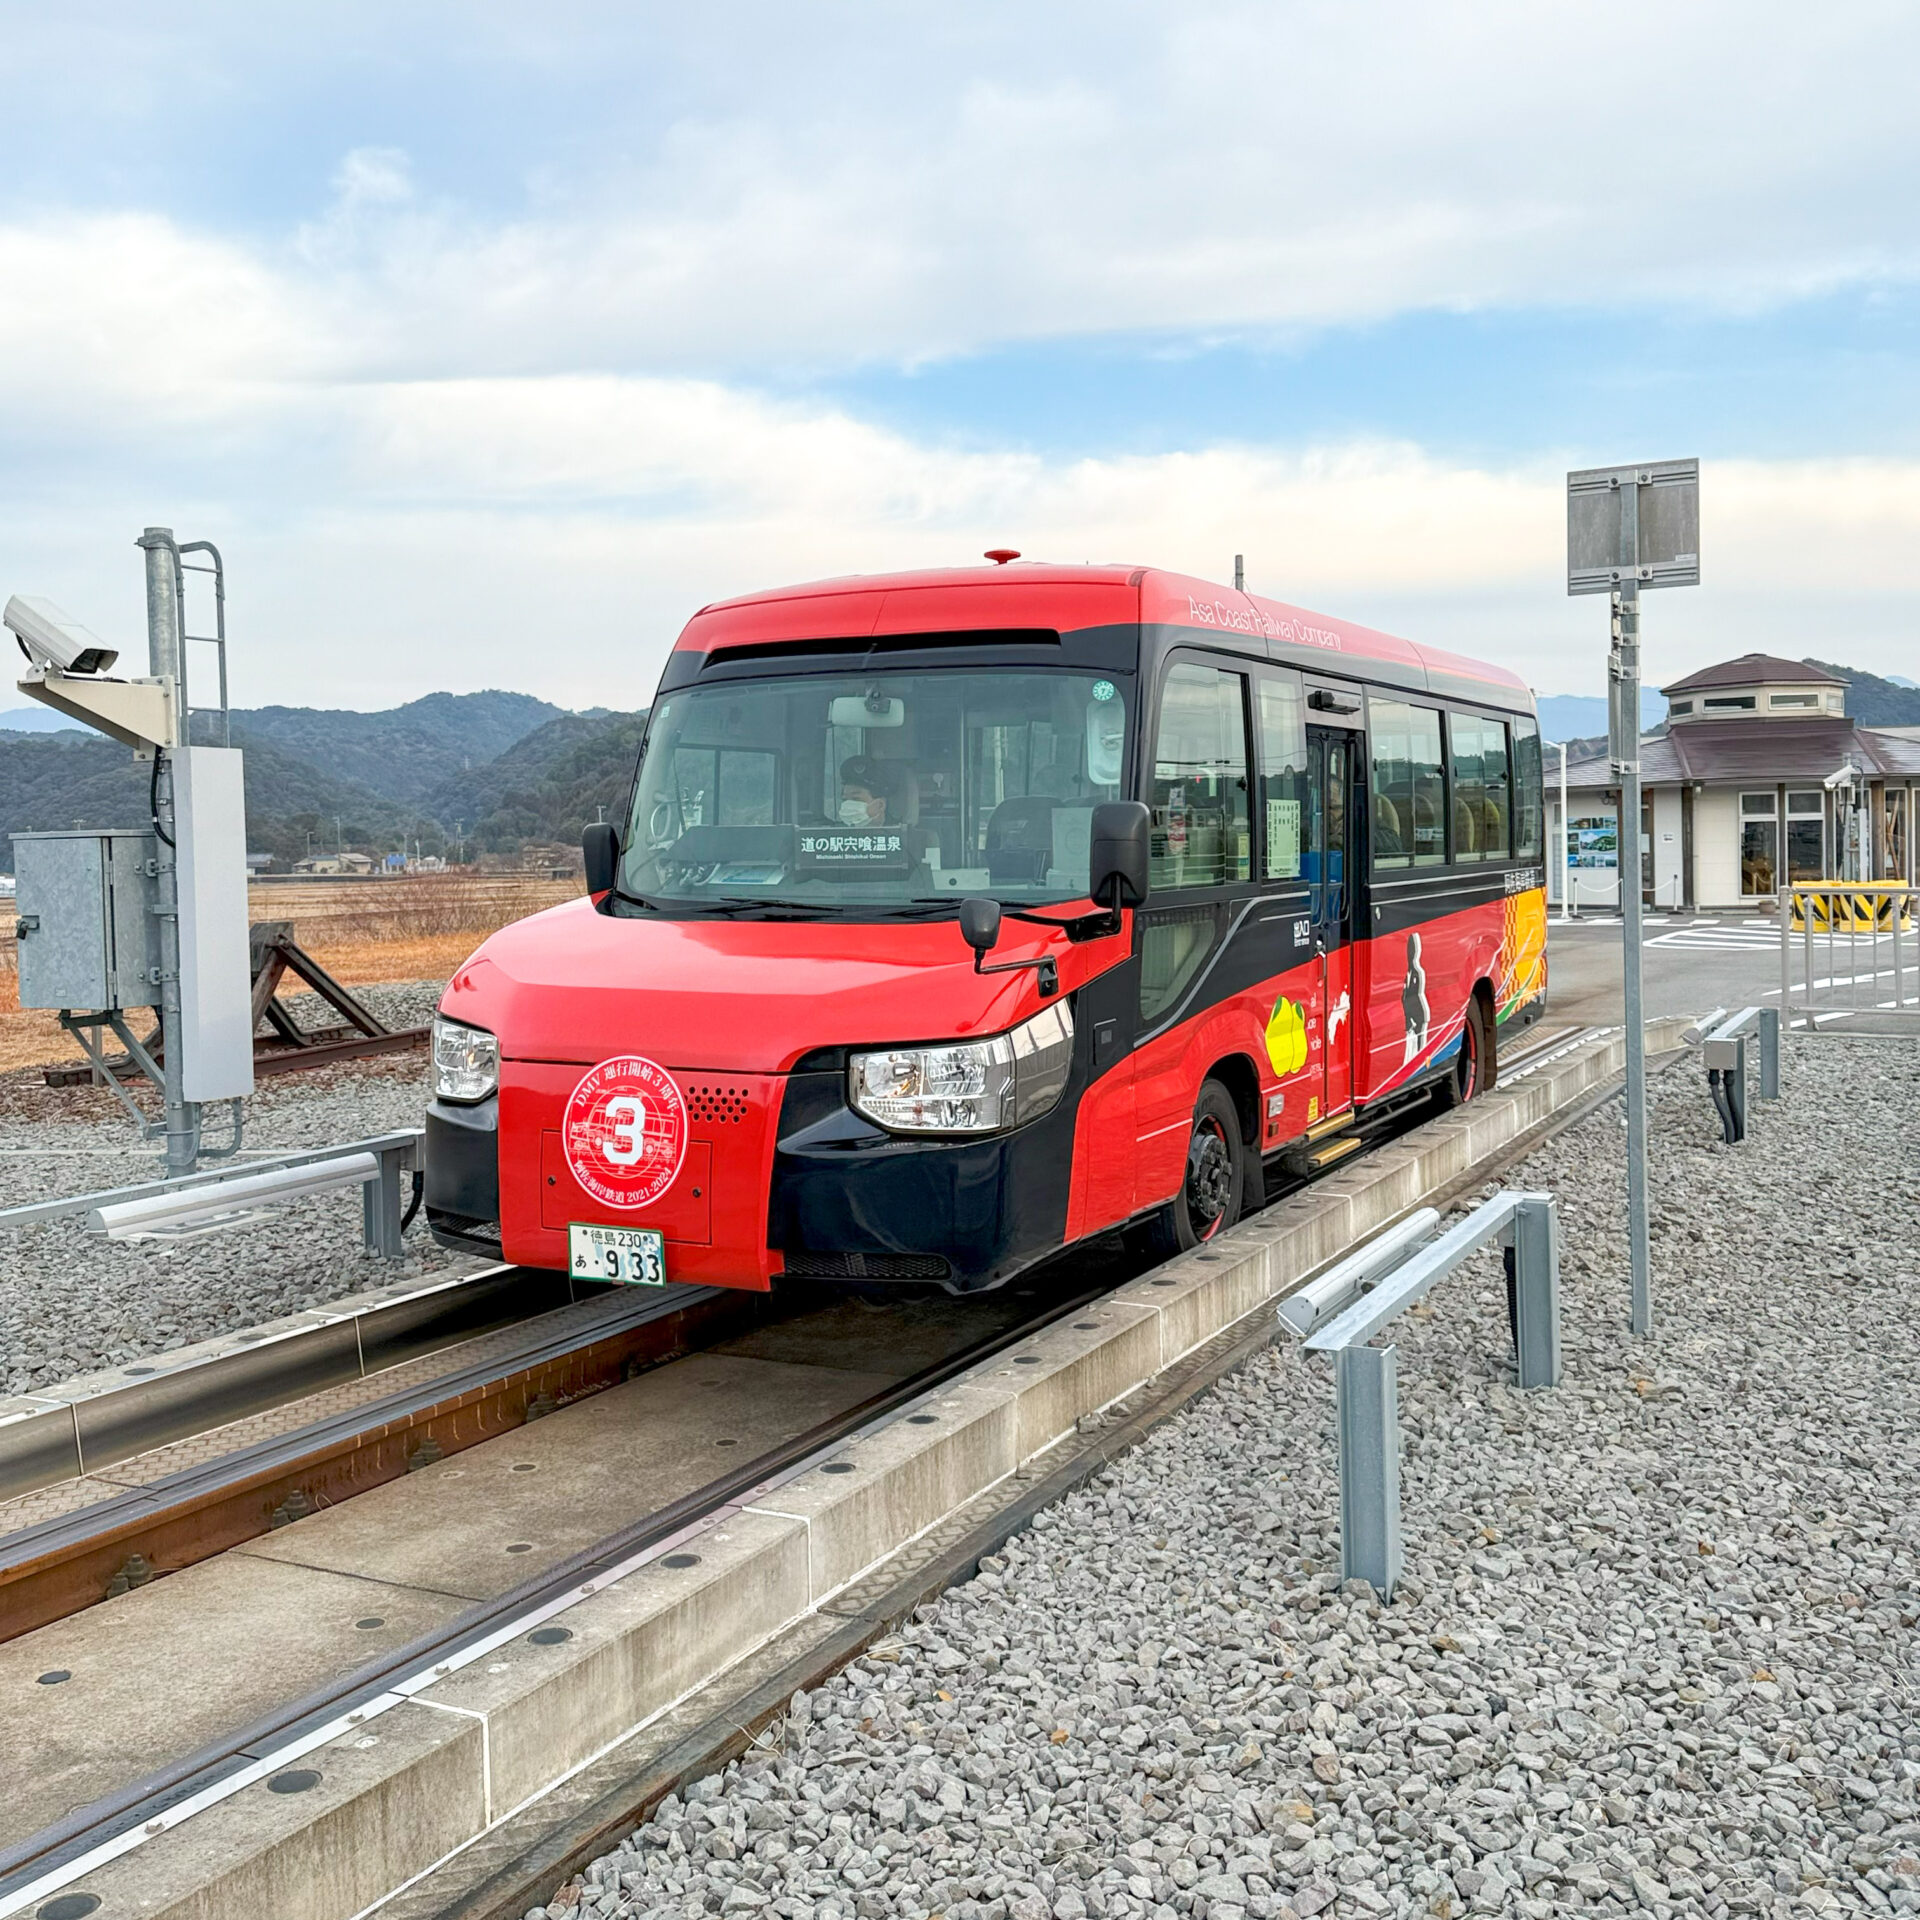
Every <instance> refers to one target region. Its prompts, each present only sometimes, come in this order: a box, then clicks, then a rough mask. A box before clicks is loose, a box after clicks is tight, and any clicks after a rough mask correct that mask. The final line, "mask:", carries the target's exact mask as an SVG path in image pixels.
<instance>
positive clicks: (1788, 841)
mask: <svg viewBox="0 0 1920 1920" xmlns="http://www.w3.org/2000/svg"><path fill="white" fill-rule="evenodd" d="M1660 691H1661V692H1662V693H1663V694H1664V695H1665V696H1666V699H1667V720H1666V724H1665V725H1664V726H1663V727H1661V728H1658V729H1656V730H1655V731H1654V732H1652V733H1648V734H1644V735H1642V736H1641V741H1640V788H1641V807H1640V845H1641V873H1642V875H1643V877H1644V898H1645V900H1646V903H1647V905H1648V906H1650V907H1656V908H1666V909H1669V910H1671V911H1674V912H1682V911H1686V910H1689V909H1693V908H1712V907H1740V906H1743V905H1749V904H1753V905H1757V904H1758V903H1760V902H1761V901H1768V902H1771V900H1772V899H1773V896H1774V895H1775V893H1776V892H1777V891H1778V889H1779V888H1780V887H1781V886H1782V885H1784V884H1785V883H1786V882H1788V881H1791V880H1825V879H1837V878H1842V877H1855V876H1857V875H1859V873H1860V872H1861V868H1860V866H1859V865H1858V864H1857V862H1858V860H1859V858H1860V850H1861V849H1863V848H1864V850H1865V859H1866V867H1865V872H1866V875H1867V877H1870V878H1873V879H1881V880H1899V881H1904V882H1906V883H1908V884H1912V883H1913V882H1914V880H1915V878H1916V873H1915V857H1914V821H1915V815H1914V809H1915V806H1916V805H1917V804H1920V727H1862V726H1858V725H1856V724H1855V723H1854V722H1853V721H1852V720H1851V719H1849V718H1848V717H1847V710H1846V683H1845V682H1844V681H1842V680H1837V679H1835V678H1834V677H1833V675H1831V674H1829V673H1824V672H1822V671H1821V670H1820V669H1819V668H1818V667H1813V666H1809V665H1808V664H1807V663H1806V662H1805V661H1803V660H1782V659H1779V658H1777V657H1776V656H1774V655H1772V654H1765V653H1748V654H1742V655H1741V657H1740V658H1739V659H1737V660H1723V661H1721V662H1720V663H1719V665H1717V666H1711V667H1702V668H1701V669H1700V671H1699V672H1698V673H1690V674H1688V675H1687V676H1686V678H1685V679H1682V680H1676V681H1674V682H1673V683H1672V685H1670V686H1666V687H1662V688H1661V689H1660ZM1545 775H1546V789H1547V807H1548V820H1549V833H1548V847H1549V850H1550V854H1552V853H1554V852H1557V849H1558V847H1559V845H1560V840H1559V826H1560V804H1561V801H1560V766H1559V757H1558V755H1557V754H1556V753H1554V752H1553V751H1552V750H1551V749H1549V751H1548V753H1547V756H1546V767H1545ZM1836 776H1838V777H1837V778H1836ZM1619 806H1620V792H1619V787H1618V784H1617V782H1616V780H1615V777H1614V775H1613V772H1612V769H1611V767H1610V765H1609V763H1608V758H1607V754H1606V752H1605V750H1604V748H1602V750H1601V751H1599V752H1597V753H1594V752H1588V753H1585V754H1580V755H1569V756H1568V760H1567V779H1566V811H1567V827H1568V832H1567V865H1566V870H1565V872H1564V873H1562V872H1560V871H1559V863H1558V861H1557V859H1555V858H1552V857H1550V858H1549V860H1548V881H1549V884H1548V892H1549V896H1550V898H1552V899H1553V900H1555V901H1556V902H1557V901H1558V900H1559V899H1560V898H1561V897H1562V892H1563V890H1564V891H1566V892H1567V893H1568V894H1569V895H1570V897H1571V900H1572V903H1573V905H1574V906H1575V908H1576V909H1578V908H1582V907H1594V908H1607V907H1617V906H1618V905H1619V903H1620V888H1619V864H1618V861H1619Z"/></svg>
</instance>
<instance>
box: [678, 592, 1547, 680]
mask: <svg viewBox="0 0 1920 1920" xmlns="http://www.w3.org/2000/svg"><path fill="white" fill-rule="evenodd" d="M1135 622H1139V623H1141V624H1144V625H1148V626H1156V627H1163V628H1164V627H1171V628H1185V629H1188V630H1190V631H1191V632H1193V633H1194V634H1195V635H1196V636H1202V635H1204V636H1205V637H1206V638H1207V640H1208V641H1210V642H1211V643H1212V644H1214V645H1216V646H1224V647H1226V648H1228V649H1230V650H1231V651H1233V652H1236V653H1244V654H1248V655H1251V656H1253V657H1255V658H1259V659H1270V660H1284V661H1286V662H1287V663H1288V664H1289V665H1291V666H1298V667H1304V668H1307V669H1309V670H1318V671H1320V672H1323V673H1330V674H1336V675H1342V674H1344V675H1347V676H1351V677H1354V678H1360V679H1366V678H1379V679H1383V680H1386V681H1389V682H1391V683H1393V684H1395V685H1399V686H1409V685H1411V686H1417V687H1430V688H1432V689H1433V690H1434V691H1436V692H1450V691H1456V690H1458V691H1462V692H1465V691H1469V690H1470V689H1472V690H1479V689H1484V690H1485V691H1484V692H1483V693H1482V696H1481V697H1483V698H1484V697H1486V696H1487V695H1488V694H1493V693H1495V692H1496V691H1497V693H1498V694H1499V695H1500V696H1503V697H1502V698H1501V702H1500V703H1501V704H1502V705H1510V706H1517V707H1519V708H1522V709H1524V710H1527V711H1531V709H1532V705H1533V702H1532V697H1531V695H1530V694H1529V693H1528V689H1527V683H1526V682H1525V681H1524V680H1522V679H1521V678H1520V677H1519V676H1518V675H1517V674H1514V673H1512V672H1509V671H1508V670H1507V669H1506V668H1505V667H1500V666H1495V665H1493V664H1492V663H1490V662H1487V661H1482V660H1473V659H1469V658H1467V657H1466V656H1464V655H1461V654H1455V653H1449V652H1447V651H1446V650H1445V649H1444V648H1439V647H1429V646H1421V645H1417V644H1416V643H1415V642H1413V641H1411V640H1402V639H1400V638H1399V637H1398V636H1397V635H1394V634H1390V633H1382V632H1380V631H1379V630H1378V629H1376V628H1373V627H1363V626H1360V625H1358V624H1357V623H1355V622H1354V621H1351V620H1339V619H1336V618H1334V616H1332V615H1331V614H1322V613H1314V612H1311V611H1309V610H1308V609H1307V608H1305V607H1295V606H1289V605H1288V604H1287V603H1286V602H1284V601H1280V600H1269V599H1266V598H1264V597H1263V596H1261V595H1259V594H1250V593H1242V592H1239V591H1237V590H1236V589H1235V588H1232V587H1223V586H1220V585H1218V584H1217V583H1215V582H1213V581H1211V580H1199V579H1195V578H1193V577H1192V576H1190V575H1187V574H1181V573H1169V572H1166V571H1165V570H1163V569H1161V568H1158V567H1137V566H1122V565H1106V566H1059V565H1054V564H1052V563H1050V562H1045V561H1031V560H1016V561H1012V562H1010V563H1008V564H1007V565H1005V566H984V567H948V568H939V569H929V570H927V571H924V572H919V573H880V574H852V575H848V576H845V577H843V578H841V579H837V580H816V581H811V582H808V583H806V584H804V585H801V586H792V587H776V588H773V589H770V590H768V591H766V592H762V593H750V594H743V595H741V596H740V597H739V598H738V599H734V600H722V601H718V602H716V603H715V604H714V605H712V606H708V607H702V608H701V610H700V611H699V612H698V613H696V614H695V615H694V616H693V618H692V619H691V620H689V621H688V622H687V624H686V626H685V628H684V629H683V630H682V632H681V634H680V638H679V640H678V641H677V643H676V650H682V651H688V652H694V653H712V652H714V651H715V650H716V649H718V648H722V647H728V648H731V647H741V646H766V645H769V644H770V643H777V642H779V641H782V640H792V641H819V640H833V639H846V640H863V639H870V638H873V637H874V636H876V635H880V634H906V633H926V634H935V633H956V632H964V633H979V632H982V631H984V630H987V629H992V628H1001V627H1004V628H1013V629H1036V628H1038V629H1047V630H1051V631H1054V632H1060V633H1069V632H1074V631H1077V630H1079V629H1081V628H1086V627H1103V626H1118V625H1123V624H1128V625H1130V624H1133V623H1135ZM1462 683H1465V684H1464V685H1463V684H1462ZM1515 696H1519V697H1518V698H1517V699H1516V698H1515Z"/></svg>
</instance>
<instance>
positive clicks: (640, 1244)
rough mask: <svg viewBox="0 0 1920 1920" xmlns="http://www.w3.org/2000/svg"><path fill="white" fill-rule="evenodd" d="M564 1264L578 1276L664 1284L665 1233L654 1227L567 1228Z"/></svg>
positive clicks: (641, 1284)
mask: <svg viewBox="0 0 1920 1920" xmlns="http://www.w3.org/2000/svg"><path fill="white" fill-rule="evenodd" d="M567 1265H568V1266H569V1267H570V1268H571V1269H572V1271H573V1276H574V1278H575V1279H577V1280H611V1281H613V1282H614V1283H615V1284H616V1285H619V1286H623V1287H664V1286H665V1285H666V1284H667V1236H666V1235H665V1234H664V1233H661V1232H660V1231H658V1229H656V1228H653V1227H583V1226H580V1225H578V1224H577V1223H576V1224H575V1225H573V1226H570V1227H568V1229H567Z"/></svg>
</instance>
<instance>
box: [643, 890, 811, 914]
mask: <svg viewBox="0 0 1920 1920" xmlns="http://www.w3.org/2000/svg"><path fill="white" fill-rule="evenodd" d="M673 905H674V906H676V907H679V908H682V909H684V910H685V911H687V912H689V913H712V914H720V915H724V916H726V917H727V918H729V919H733V918H737V917H738V916H740V915H742V914H746V913H758V914H760V915H761V916H762V917H763V918H765V919H769V920H775V919H778V920H819V919H822V918H824V917H825V916H826V915H827V914H829V913H832V912H834V911H835V909H834V908H832V907H829V906H823V905H818V904H816V903H815V902H813V901H811V900H772V899H768V900H762V899H756V898H755V897H753V896H752V895H750V894H739V893H723V894H718V895H716V896H715V897H714V898H712V899H710V900H676V901H674V902H673Z"/></svg>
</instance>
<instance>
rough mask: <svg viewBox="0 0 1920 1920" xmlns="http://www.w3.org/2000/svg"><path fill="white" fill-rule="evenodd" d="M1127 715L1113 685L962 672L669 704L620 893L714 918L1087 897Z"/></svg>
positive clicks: (639, 801)
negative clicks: (794, 909)
mask: <svg viewBox="0 0 1920 1920" xmlns="http://www.w3.org/2000/svg"><path fill="white" fill-rule="evenodd" d="M1126 708H1127V688H1126V684H1125V682H1124V680H1123V679H1121V678H1116V677H1106V676H1102V675H1100V674H1096V673H1081V672H1069V671H1050V672H1049V671H1039V672H1034V671H1008V670H1005V669H997V668H970V667H948V668H940V669H935V670H932V671H927V672H919V673H872V672H862V673H854V674H840V673H816V674H804V675H795V676H793V677H791V678H783V679H766V680H735V681H726V682H721V683H718V684H715V685H709V686H703V687H691V688H686V689H683V690H682V691H680V692H677V693H673V694H669V695H667V696H666V697H665V698H664V699H662V700H661V701H660V702H659V703H658V705H657V706H656V707H655V709H654V713H653V717H652V720H651V721H650V723H649V724H648V728H647V739H646V747H645V751H644V756H643V758H642V760H641V765H640V777H639V780H638V783H637V785H636V787H635V790H634V802H633V817H632V819H631V821H630V822H629V825H628V831H627V834H626V851H625V853H624V855H623V856H622V861H621V877H620V889H621V891H622V892H623V893H625V894H628V895H630V896H636V897H638V898H639V899H641V900H643V901H645V902H647V903H648V904H650V905H660V906H684V907H687V908H691V909H694V910H696V911H697V910H699V909H700V908H701V907H703V906H705V907H710V908H714V909H716V910H720V911H727V912H738V911H747V910H750V909H752V908H753V907H756V906H759V905H762V904H763V903H764V904H765V905H766V906H767V907H768V908H772V907H774V906H775V905H777V904H786V905H789V906H800V905H805V906H808V907H814V908H821V909H829V910H830V909H833V908H841V907H880V908H886V907H899V906H906V905H910V904H917V903H922V902H931V901H938V900H940V899H942V898H954V899H960V898H964V897H966V896H968V895H986V896H990V897H992V898H994V899H998V900H1002V901H1006V902H1009V903H1018V904H1026V903H1029V902H1034V903H1038V902H1043V901H1069V900H1077V899H1084V898H1085V897H1086V893H1087V851H1088V834H1089V829H1090V828H1091V826H1092V822H1093V810H1094V808H1095V807H1096V806H1097V805H1099V803H1100V802H1101V801H1103V800H1117V799H1119V798H1120V797H1121V792H1122V781H1123V779H1124V776H1125V768H1124V764H1123V763H1124V761H1125V757H1126V755H1125V747H1126V737H1127V711H1126Z"/></svg>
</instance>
